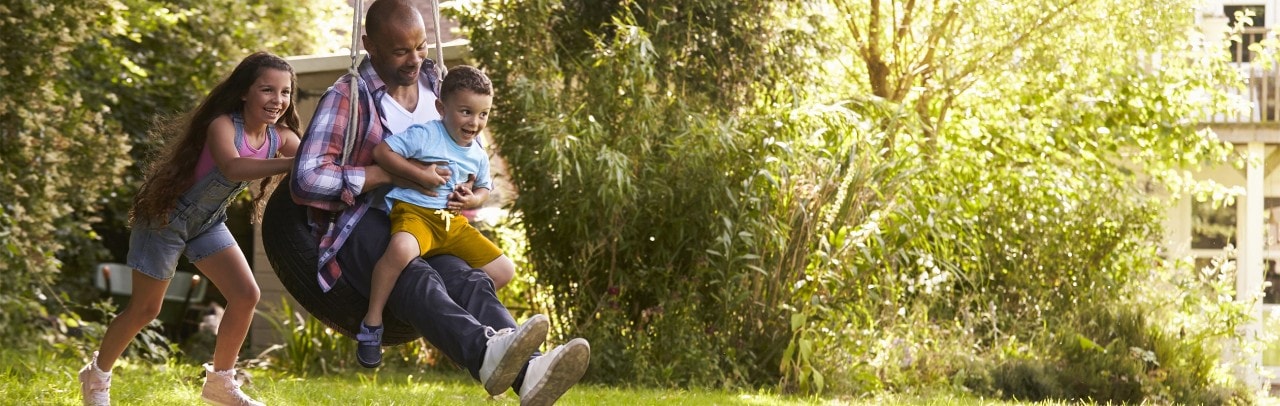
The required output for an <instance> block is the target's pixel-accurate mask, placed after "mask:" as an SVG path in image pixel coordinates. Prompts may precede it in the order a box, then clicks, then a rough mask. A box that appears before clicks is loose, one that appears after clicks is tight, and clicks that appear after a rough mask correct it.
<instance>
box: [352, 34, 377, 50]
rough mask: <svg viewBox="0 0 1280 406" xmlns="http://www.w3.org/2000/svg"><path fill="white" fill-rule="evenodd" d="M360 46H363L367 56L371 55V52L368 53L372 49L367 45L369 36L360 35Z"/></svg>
mask: <svg viewBox="0 0 1280 406" xmlns="http://www.w3.org/2000/svg"><path fill="white" fill-rule="evenodd" d="M360 44H361V45H364V50H365V52H366V53H368V54H369V55H373V52H371V51H369V50H370V49H373V47H372V46H370V44H369V34H360ZM356 51H357V52H359V51H360V50H359V49H357V50H356Z"/></svg>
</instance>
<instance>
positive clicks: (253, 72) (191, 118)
mask: <svg viewBox="0 0 1280 406" xmlns="http://www.w3.org/2000/svg"><path fill="white" fill-rule="evenodd" d="M265 69H276V70H282V71H285V72H289V76H290V79H289V86H290V88H291V89H293V94H297V92H298V78H297V75H295V74H294V72H293V67H292V66H290V65H289V62H287V61H285V60H284V59H283V58H280V57H278V56H275V55H272V54H270V53H267V52H256V53H254V54H253V55H249V56H247V57H245V58H244V60H243V61H240V64H239V65H238V66H236V68H235V70H233V71H231V75H230V76H229V77H227V79H226V80H223V81H222V83H219V84H218V85H217V86H214V88H213V90H211V91H209V95H208V96H207V97H205V99H204V101H202V102H200V105H199V107H196V109H195V110H194V111H191V112H188V113H186V114H183V115H181V116H178V117H172V118H163V119H160V120H157V123H156V125H155V126H154V127H153V128H152V129H151V131H150V133H151V136H152V137H157V138H163V139H167V140H166V142H165V147H164V148H163V150H161V152H160V153H159V154H157V155H156V156H155V157H153V158H152V159H151V163H150V165H149V166H148V167H147V171H146V181H144V182H143V183H142V187H140V188H139V189H138V194H137V195H135V196H134V198H133V210H132V211H130V212H129V221H130V223H131V224H133V225H135V226H136V225H137V224H138V221H140V220H143V221H152V222H157V223H159V224H165V223H167V222H168V220H169V213H170V212H171V211H173V209H174V208H175V207H176V206H177V205H178V198H179V197H181V196H182V194H183V193H186V191H187V189H189V188H190V187H191V186H192V185H193V184H194V183H195V179H194V178H195V169H196V162H197V161H199V160H200V153H201V152H202V151H204V146H205V142H206V140H207V139H208V138H209V134H208V131H209V124H210V123H212V122H213V120H214V119H216V118H218V117H219V116H221V115H223V114H231V113H235V112H241V111H243V110H244V100H243V99H242V98H243V97H244V95H245V94H247V93H248V91H249V88H250V87H251V86H253V83H254V82H255V81H257V80H258V76H260V75H261V74H262V72H263V70H265ZM300 121H301V120H300V119H299V118H298V111H297V109H296V108H295V107H294V103H293V100H292V98H291V99H290V100H289V107H288V108H286V109H285V112H284V115H283V116H281V117H280V120H279V121H278V122H277V123H276V124H275V125H276V126H281V127H286V128H289V129H291V130H293V131H294V132H295V133H297V134H298V135H299V136H301V135H302V129H301V128H300V127H299V125H300ZM174 134H180V135H178V136H173V135H174ZM277 154H278V153H277ZM280 178H281V176H280V175H275V176H270V177H267V178H266V179H263V180H262V181H261V182H260V187H259V190H258V195H257V196H256V197H254V199H253V209H254V210H253V215H252V217H253V221H254V222H257V220H258V219H260V218H261V216H262V208H263V207H264V206H266V200H267V199H266V198H267V196H269V195H270V192H271V191H272V190H273V189H274V188H275V185H276V183H277V182H279V180H280Z"/></svg>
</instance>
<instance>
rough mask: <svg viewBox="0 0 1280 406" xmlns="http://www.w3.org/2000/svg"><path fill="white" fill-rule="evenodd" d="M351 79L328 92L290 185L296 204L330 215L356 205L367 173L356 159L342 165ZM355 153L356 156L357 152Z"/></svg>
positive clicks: (345, 78) (309, 129) (302, 146)
mask: <svg viewBox="0 0 1280 406" xmlns="http://www.w3.org/2000/svg"><path fill="white" fill-rule="evenodd" d="M350 83H351V82H350V79H349V76H343V77H342V79H340V80H338V82H337V83H335V84H334V85H333V87H330V88H329V90H327V91H325V93H324V95H323V96H321V98H320V102H319V104H318V106H317V107H316V113H315V116H314V117H312V118H311V123H310V124H309V125H308V126H307V132H306V133H305V134H306V136H305V137H303V139H302V143H301V144H300V145H299V146H298V153H297V155H296V159H295V162H294V165H295V167H294V178H293V181H292V182H291V183H290V188H291V192H293V193H292V194H293V199H294V201H295V202H296V203H298V204H302V205H306V206H311V207H314V208H317V209H322V210H327V211H339V210H343V209H345V208H347V207H350V206H351V205H354V204H355V197H356V196H357V195H359V194H360V190H361V189H362V188H363V187H364V181H365V171H364V167H363V166H361V165H353V164H351V161H352V159H351V158H352V157H347V160H346V162H342V164H339V161H340V160H341V157H342V147H343V142H344V140H345V138H346V131H347V122H348V119H349V117H350V114H351V112H350V108H349V105H348V97H349V95H350V94H351V85H350ZM353 153H354V152H353Z"/></svg>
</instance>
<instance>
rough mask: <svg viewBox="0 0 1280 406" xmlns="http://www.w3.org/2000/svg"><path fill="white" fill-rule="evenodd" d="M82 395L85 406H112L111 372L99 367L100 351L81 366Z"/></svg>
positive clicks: (94, 353) (95, 352)
mask: <svg viewBox="0 0 1280 406" xmlns="http://www.w3.org/2000/svg"><path fill="white" fill-rule="evenodd" d="M80 396H81V398H82V399H83V402H84V405H85V406H111V373H110V372H104V371H103V370H102V369H99V368H98V352H97V351H94V352H93V359H91V360H89V363H88V364H86V365H85V366H84V368H80Z"/></svg>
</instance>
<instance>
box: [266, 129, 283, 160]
mask: <svg viewBox="0 0 1280 406" xmlns="http://www.w3.org/2000/svg"><path fill="white" fill-rule="evenodd" d="M279 148H280V133H278V132H276V126H274V125H269V126H267V158H275V157H276V150H278V149H279Z"/></svg>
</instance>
